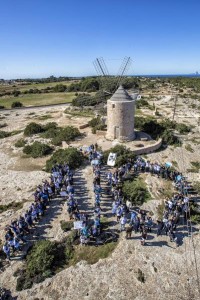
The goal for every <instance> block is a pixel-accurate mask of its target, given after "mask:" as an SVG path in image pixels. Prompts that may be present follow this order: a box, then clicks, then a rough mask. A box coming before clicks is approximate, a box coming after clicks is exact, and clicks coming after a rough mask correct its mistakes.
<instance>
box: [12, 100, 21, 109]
mask: <svg viewBox="0 0 200 300" xmlns="http://www.w3.org/2000/svg"><path fill="white" fill-rule="evenodd" d="M22 106H23V104H22V103H21V102H19V101H15V102H13V103H12V104H11V107H12V108H19V107H22Z"/></svg>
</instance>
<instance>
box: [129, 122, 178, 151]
mask: <svg viewBox="0 0 200 300" xmlns="http://www.w3.org/2000/svg"><path fill="white" fill-rule="evenodd" d="M135 127H136V128H137V129H139V130H141V131H144V132H146V133H148V134H150V135H151V136H152V137H153V138H154V139H158V138H162V139H163V143H164V144H167V145H174V144H180V142H179V140H178V138H177V137H176V136H175V135H174V134H173V130H175V129H176V123H175V122H173V121H170V120H169V119H166V120H164V121H162V122H158V121H157V120H156V119H154V118H152V117H147V118H143V117H135Z"/></svg>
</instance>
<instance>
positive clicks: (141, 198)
mask: <svg viewBox="0 0 200 300" xmlns="http://www.w3.org/2000/svg"><path fill="white" fill-rule="evenodd" d="M122 190H123V193H124V196H125V198H126V199H129V200H130V201H131V202H132V204H133V205H142V204H143V203H144V202H146V201H147V200H149V199H150V198H151V195H150V194H149V191H148V189H147V187H146V184H145V182H144V181H143V180H142V179H140V178H138V179H136V180H133V181H125V182H124V184H123V188H122Z"/></svg>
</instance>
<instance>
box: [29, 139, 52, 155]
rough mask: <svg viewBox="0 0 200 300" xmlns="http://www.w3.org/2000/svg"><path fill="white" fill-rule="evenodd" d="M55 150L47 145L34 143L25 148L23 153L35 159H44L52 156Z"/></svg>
mask: <svg viewBox="0 0 200 300" xmlns="http://www.w3.org/2000/svg"><path fill="white" fill-rule="evenodd" d="M52 151H53V148H52V147H50V146H49V145H47V144H43V143H40V142H37V141H36V142H34V143H33V144H32V145H27V146H25V147H24V149H23V152H24V153H25V154H27V155H29V156H31V157H33V158H37V157H42V156H46V155H48V154H50V153H51V152H52Z"/></svg>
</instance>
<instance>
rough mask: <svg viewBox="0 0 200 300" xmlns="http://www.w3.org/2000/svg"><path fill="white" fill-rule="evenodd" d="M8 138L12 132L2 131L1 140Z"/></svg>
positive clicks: (0, 132) (0, 133)
mask: <svg viewBox="0 0 200 300" xmlns="http://www.w3.org/2000/svg"><path fill="white" fill-rule="evenodd" d="M8 136H11V133H10V132H7V131H2V130H0V139H4V138H6V137H8Z"/></svg>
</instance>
